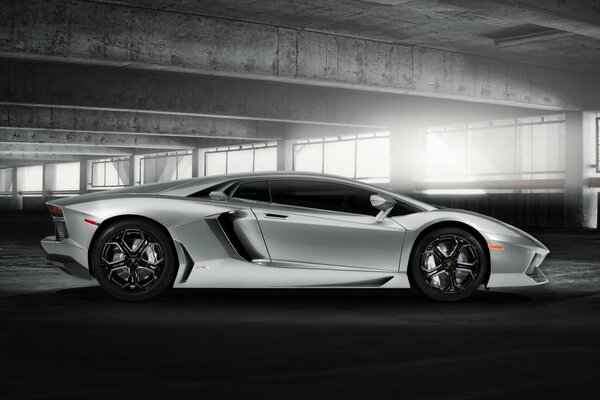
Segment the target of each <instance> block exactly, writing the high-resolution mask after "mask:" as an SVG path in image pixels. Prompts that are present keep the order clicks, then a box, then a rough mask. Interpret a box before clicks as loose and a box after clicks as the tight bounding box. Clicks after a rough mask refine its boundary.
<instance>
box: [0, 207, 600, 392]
mask: <svg viewBox="0 0 600 400" xmlns="http://www.w3.org/2000/svg"><path fill="white" fill-rule="evenodd" d="M0 226H1V227H2V229H0V232H1V233H0V324H1V325H0V360H1V362H0V398H2V399H21V398H24V399H25V398H26V399H29V398H32V399H38V398H60V399H69V398H85V399H130V398H141V397H145V398H157V397H163V398H169V399H172V398H181V399H192V398H200V397H209V398H230V397H233V396H236V397H238V396H239V398H246V397H248V396H251V397H261V398H276V399H306V398H360V399H367V398H373V399H375V398H391V397H395V398H400V399H475V398H484V399H506V398H507V397H508V396H510V398H528V399H548V398H565V397H568V398H570V399H578V398H589V396H587V394H588V393H593V392H595V391H596V390H597V387H598V381H599V379H600V378H599V377H600V340H599V339H600V261H599V260H598V254H599V253H600V250H599V246H598V244H599V243H600V234H598V233H596V232H595V231H567V230H545V231H540V230H538V231H534V232H532V233H534V234H535V235H536V236H537V237H538V238H539V239H541V240H542V241H543V242H544V243H546V244H547V245H548V247H549V248H550V250H551V251H552V253H551V255H550V257H549V259H548V260H547V261H546V262H545V264H544V265H545V267H544V270H545V271H546V272H547V274H548V276H549V278H550V280H551V283H550V284H549V285H546V286H544V287H538V288H530V289H522V290H505V291H487V292H478V293H477V294H476V295H475V296H474V297H473V298H472V299H470V300H468V301H465V302H463V303H459V304H437V303H432V302H429V301H427V300H425V299H423V298H422V297H420V296H418V295H416V294H414V293H412V292H410V291H358V290H357V291H350V290H335V291H321V290H301V291H300V290H235V291H234V290H191V291H187V290H186V291H172V292H170V293H168V294H167V295H165V296H162V297H160V298H158V299H156V300H153V301H150V302H146V303H141V304H129V303H122V302H118V301H114V300H111V299H110V298H108V297H107V296H106V295H104V294H103V293H102V292H101V291H100V290H99V288H97V287H95V286H89V284H88V286H87V287H86V282H85V281H79V280H76V279H74V278H71V277H69V276H66V275H64V274H62V273H61V272H59V271H58V270H57V269H55V268H53V267H50V266H47V265H46V264H45V262H44V255H43V251H42V250H41V248H40V247H39V246H38V244H37V241H38V239H39V238H40V237H42V236H45V235H46V234H48V233H49V232H50V231H51V226H50V224H49V221H48V219H47V218H46V217H45V215H43V214H16V213H12V214H6V213H4V214H1V215H0Z"/></svg>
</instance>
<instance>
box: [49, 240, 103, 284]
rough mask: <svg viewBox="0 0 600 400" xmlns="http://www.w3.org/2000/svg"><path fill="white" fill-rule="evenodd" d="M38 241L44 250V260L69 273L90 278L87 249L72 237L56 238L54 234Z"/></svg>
mask: <svg viewBox="0 0 600 400" xmlns="http://www.w3.org/2000/svg"><path fill="white" fill-rule="evenodd" d="M40 243H41V245H42V247H43V248H44V250H45V251H46V254H47V256H46V260H47V261H48V262H49V263H52V264H54V265H56V266H58V267H59V268H60V269H61V270H62V271H64V272H66V273H67V274H69V275H73V276H76V277H78V278H82V279H91V274H90V271H89V269H88V268H87V251H86V250H85V249H84V248H82V247H81V246H79V245H78V244H77V243H76V242H74V241H73V240H72V239H64V240H57V239H56V237H55V236H48V237H46V238H44V239H42V240H41V242H40Z"/></svg>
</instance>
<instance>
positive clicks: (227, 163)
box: [204, 142, 277, 176]
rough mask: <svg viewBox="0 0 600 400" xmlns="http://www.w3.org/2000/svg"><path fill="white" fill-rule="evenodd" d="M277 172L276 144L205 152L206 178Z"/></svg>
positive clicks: (234, 147) (249, 145)
mask: <svg viewBox="0 0 600 400" xmlns="http://www.w3.org/2000/svg"><path fill="white" fill-rule="evenodd" d="M275 170H277V143H275V142H270V143H259V144H248V145H242V146H227V147H219V148H214V149H208V150H205V151H204V176H211V175H222V174H233V173H240V172H259V171H275Z"/></svg>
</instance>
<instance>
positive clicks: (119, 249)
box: [91, 219, 176, 301]
mask: <svg viewBox="0 0 600 400" xmlns="http://www.w3.org/2000/svg"><path fill="white" fill-rule="evenodd" d="M91 261H92V265H91V267H92V271H93V273H94V276H95V277H96V279H97V280H98V282H99V283H100V286H101V287H102V289H104V291H106V292H107V293H108V294H110V295H111V296H113V297H115V298H117V299H119V300H126V301H140V300H147V299H150V298H152V297H154V296H157V295H159V294H160V293H162V292H163V291H164V290H165V289H167V288H168V287H169V286H170V284H171V282H173V279H174V276H175V273H176V262H175V254H174V251H173V249H172V246H171V242H170V240H169V238H168V237H167V235H165V234H164V233H163V231H162V230H161V229H160V228H158V227H157V226H156V225H154V224H152V223H150V222H147V221H143V220H135V219H132V220H125V221H119V222H116V223H115V224H113V225H110V226H109V227H108V228H106V229H105V230H104V231H103V232H102V233H100V236H99V237H98V239H97V240H96V243H95V246H94V248H93V251H92V257H91Z"/></svg>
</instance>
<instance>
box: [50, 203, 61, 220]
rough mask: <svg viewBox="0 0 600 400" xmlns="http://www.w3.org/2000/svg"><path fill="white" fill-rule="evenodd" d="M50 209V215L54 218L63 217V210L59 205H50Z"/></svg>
mask: <svg viewBox="0 0 600 400" xmlns="http://www.w3.org/2000/svg"><path fill="white" fill-rule="evenodd" d="M48 211H50V215H52V217H54V218H62V217H63V210H62V208H60V207H58V206H48Z"/></svg>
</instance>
